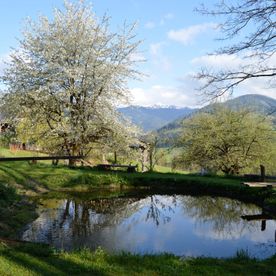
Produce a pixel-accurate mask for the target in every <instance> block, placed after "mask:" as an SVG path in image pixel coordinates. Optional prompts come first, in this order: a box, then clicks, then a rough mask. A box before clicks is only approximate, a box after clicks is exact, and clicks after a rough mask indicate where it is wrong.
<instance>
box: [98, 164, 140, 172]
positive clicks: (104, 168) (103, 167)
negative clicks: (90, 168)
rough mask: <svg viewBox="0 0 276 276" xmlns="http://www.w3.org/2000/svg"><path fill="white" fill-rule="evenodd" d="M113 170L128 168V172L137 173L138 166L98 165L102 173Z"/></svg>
mask: <svg viewBox="0 0 276 276" xmlns="http://www.w3.org/2000/svg"><path fill="white" fill-rule="evenodd" d="M111 168H126V169H127V171H128V172H136V169H137V165H120V164H98V165H97V169H98V170H102V171H108V170H111Z"/></svg>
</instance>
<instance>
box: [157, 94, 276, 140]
mask: <svg viewBox="0 0 276 276" xmlns="http://www.w3.org/2000/svg"><path fill="white" fill-rule="evenodd" d="M219 105H222V106H225V107H227V108H230V109H233V110H239V109H242V108H246V109H249V110H252V111H254V112H257V113H261V114H270V115H271V116H273V117H274V118H275V120H273V121H274V122H275V125H276V100H275V99H273V98H270V97H267V96H263V95H258V94H247V95H244V96H240V97H237V98H234V99H231V100H228V101H226V102H224V103H219ZM213 108H214V104H210V105H207V106H205V107H202V108H201V109H198V110H196V112H193V113H190V114H188V115H185V116H183V117H182V118H178V119H177V120H175V121H173V122H170V123H169V124H167V125H165V126H163V127H162V128H160V129H158V130H157V133H158V136H159V138H160V140H161V141H163V142H161V145H165V144H172V143H173V141H175V139H176V138H177V137H178V136H179V135H180V133H181V131H182V130H181V129H182V125H183V122H184V120H186V119H187V118H188V117H190V116H193V115H194V114H197V113H198V112H210V111H211V110H212V109H213ZM273 111H274V112H273Z"/></svg>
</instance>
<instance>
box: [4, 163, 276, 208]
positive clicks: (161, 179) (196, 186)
mask: <svg viewBox="0 0 276 276" xmlns="http://www.w3.org/2000/svg"><path fill="white" fill-rule="evenodd" d="M242 181H243V180H242V179H241V178H226V177H219V176H198V175H189V174H178V173H130V174H129V173H125V172H99V171H96V170H93V169H91V168H76V169H70V168H68V167H66V166H56V167H55V166H51V165H50V164H45V163H39V164H36V165H30V164H28V163H27V162H13V163H12V162H10V163H8V162H6V163H0V183H8V184H9V186H10V187H14V188H15V189H16V190H17V191H18V192H19V193H21V194H25V195H36V194H40V193H42V192H48V191H65V190H66V191H89V190H93V189H95V188H103V187H105V188H110V187H113V188H122V187H123V188H131V187H147V188H151V189H154V190H163V191H170V190H177V191H179V192H184V193H190V194H211V195H220V196H227V197H232V198H237V199H241V200H246V201H252V202H256V203H259V204H262V202H263V201H264V200H267V199H269V200H267V204H269V205H270V206H272V207H273V206H274V205H275V206H276V202H275V200H274V198H276V196H275V195H273V193H274V192H275V191H273V190H266V189H262V188H248V187H245V186H244V185H241V182H242Z"/></svg>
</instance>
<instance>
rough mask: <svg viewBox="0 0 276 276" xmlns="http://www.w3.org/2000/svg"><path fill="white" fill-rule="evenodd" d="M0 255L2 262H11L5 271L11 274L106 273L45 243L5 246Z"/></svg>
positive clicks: (53, 275)
mask: <svg viewBox="0 0 276 276" xmlns="http://www.w3.org/2000/svg"><path fill="white" fill-rule="evenodd" d="M0 257H1V258H3V259H4V262H5V261H6V262H8V263H9V264H11V266H10V270H8V271H6V272H8V273H11V275H29V274H35V275H51V276H56V275H107V274H106V273H104V272H102V271H100V270H99V269H97V268H96V267H93V265H89V266H86V265H84V264H79V263H77V262H75V261H73V260H72V259H69V258H66V257H64V256H62V257H61V255H59V254H55V253H54V252H52V251H51V250H50V248H49V247H48V246H47V245H41V244H40V245H35V244H31V243H30V244H26V245H23V246H18V247H15V248H5V249H2V250H1V251H0ZM16 270H17V271H18V272H17V271H16ZM22 270H23V271H24V272H23V273H22ZM0 271H1V269H0ZM25 273H26V274H25Z"/></svg>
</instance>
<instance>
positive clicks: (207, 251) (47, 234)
mask: <svg viewBox="0 0 276 276" xmlns="http://www.w3.org/2000/svg"><path fill="white" fill-rule="evenodd" d="M86 198H87V197H86ZM88 198H89V197H88ZM91 198H92V197H91ZM38 212H39V217H38V218H37V219H36V220H35V221H33V222H32V223H30V224H29V225H27V226H26V228H25V231H24V232H23V234H22V239H23V240H26V241H33V242H44V243H49V244H51V245H53V246H54V247H56V248H59V249H64V250H73V249H78V248H84V247H85V248H91V249H95V248H97V247H99V246H100V247H102V248H105V249H106V250H107V251H109V252H118V251H128V252H132V253H141V254H145V253H151V254H152V253H162V252H169V253H173V254H175V255H180V256H203V255H204V256H212V257H231V256H234V255H235V254H236V252H237V251H240V250H245V251H247V252H248V253H249V255H250V256H252V257H257V258H266V257H269V256H271V255H273V254H275V253H276V243H275V239H276V237H275V235H276V232H275V231H276V221H275V220H272V219H270V218H269V217H266V219H267V220H261V219H263V218H264V217H263V216H258V215H261V214H262V210H261V209H260V208H259V207H257V206H256V205H253V204H246V203H242V202H240V201H237V200H232V199H228V198H222V197H210V196H200V197H194V196H187V195H158V194H154V195H147V196H133V195H132V196H124V197H117V198H112V199H108V198H101V199H99V198H98V199H85V200H83V199H76V198H74V197H71V196H70V197H69V196H68V198H67V199H43V200H40V207H39V210H38ZM242 216H247V217H246V218H247V219H248V220H247V219H245V218H242ZM260 218H261V219H260Z"/></svg>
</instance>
